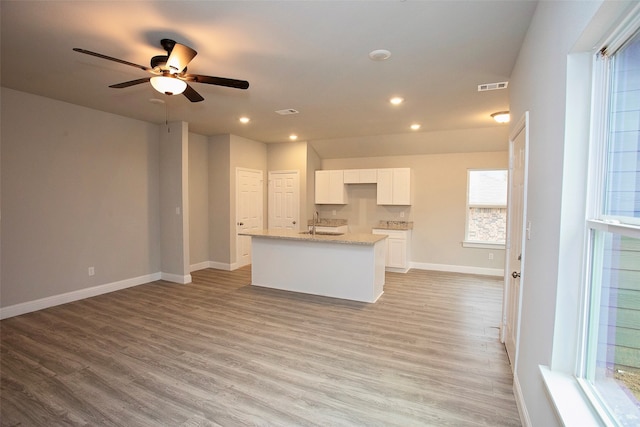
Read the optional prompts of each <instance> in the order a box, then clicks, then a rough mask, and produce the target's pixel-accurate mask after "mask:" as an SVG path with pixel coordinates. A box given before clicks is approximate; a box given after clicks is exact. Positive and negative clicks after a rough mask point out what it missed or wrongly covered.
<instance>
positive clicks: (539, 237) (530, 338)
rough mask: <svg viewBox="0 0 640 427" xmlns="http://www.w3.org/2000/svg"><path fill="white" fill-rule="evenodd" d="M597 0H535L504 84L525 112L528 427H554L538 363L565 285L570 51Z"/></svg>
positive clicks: (548, 352) (547, 352)
mask: <svg viewBox="0 0 640 427" xmlns="http://www.w3.org/2000/svg"><path fill="white" fill-rule="evenodd" d="M600 3H601V2H599V1H576V2H562V1H560V2H540V3H539V4H538V7H537V10H536V13H535V16H534V18H533V21H532V23H531V26H530V28H529V30H528V33H527V37H526V39H525V42H524V44H523V46H522V49H521V51H520V55H519V58H518V60H517V63H516V66H515V68H514V71H513V74H512V78H511V80H510V84H509V89H510V105H511V106H510V108H511V113H512V116H513V119H514V120H513V121H512V123H516V122H517V121H518V119H519V118H520V117H521V116H522V115H523V114H524V112H525V111H530V129H529V135H530V148H529V150H530V160H529V192H528V197H527V219H528V220H529V221H531V225H532V228H531V239H530V240H527V241H526V245H525V253H526V257H525V264H524V269H523V282H522V288H523V301H522V320H521V336H520V347H519V360H518V365H517V369H516V372H515V382H516V389H517V391H518V389H519V390H520V391H518V393H521V396H518V398H521V399H522V403H523V404H524V407H525V411H526V413H528V416H529V418H530V421H531V424H532V425H533V426H545V427H546V426H554V425H559V423H558V421H557V419H556V416H555V412H554V410H553V408H552V405H551V404H550V402H549V400H548V398H547V396H546V393H545V390H544V386H543V383H542V379H541V376H540V373H539V368H538V367H539V365H549V364H550V363H551V357H552V351H553V340H554V319H555V316H554V313H555V307H556V296H557V293H558V291H559V289H560V287H563V286H565V284H564V283H561V282H559V280H558V271H559V264H560V263H562V262H563V261H564V259H563V257H562V256H561V252H560V251H559V245H560V240H561V238H560V236H561V233H563V230H562V229H561V227H560V225H561V222H560V220H561V210H562V203H561V202H562V192H561V189H562V187H563V162H564V161H565V160H566V159H565V157H564V156H565V154H566V155H569V156H570V155H572V153H570V152H569V153H565V142H564V136H565V128H566V126H567V123H566V122H565V117H566V114H565V110H566V92H567V84H566V79H567V55H568V54H569V53H570V52H571V50H572V48H573V46H574V44H575V43H576V41H577V40H578V38H579V37H580V35H581V34H582V32H583V30H584V29H585V27H586V26H587V24H588V23H589V22H590V20H591V18H592V17H593V15H594V13H595V11H596V10H597V9H598V7H599V6H600ZM584 143H586V141H584ZM575 190H576V189H574V191H575ZM578 190H579V189H578ZM581 219H583V218H575V220H576V221H580V220H581ZM579 279H580V277H579V275H578V276H576V277H574V280H579ZM574 303H575V304H578V301H575V302H574Z"/></svg>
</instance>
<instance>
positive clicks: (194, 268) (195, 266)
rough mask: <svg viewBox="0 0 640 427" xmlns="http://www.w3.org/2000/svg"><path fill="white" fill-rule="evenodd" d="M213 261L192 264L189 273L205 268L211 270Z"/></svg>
mask: <svg viewBox="0 0 640 427" xmlns="http://www.w3.org/2000/svg"><path fill="white" fill-rule="evenodd" d="M210 264H211V261H202V262H199V263H197V264H191V265H190V266H189V273H191V272H193V271H198V270H204V269H205V268H209V266H210Z"/></svg>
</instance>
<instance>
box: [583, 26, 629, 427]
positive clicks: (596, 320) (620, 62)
mask: <svg viewBox="0 0 640 427" xmlns="http://www.w3.org/2000/svg"><path fill="white" fill-rule="evenodd" d="M635 22H636V23H635V24H634V25H635V29H633V31H635V34H634V33H633V31H627V32H626V33H624V32H621V34H620V36H619V37H618V39H617V41H616V39H613V40H614V41H613V42H611V44H609V45H608V46H606V47H604V48H603V49H602V50H601V51H600V53H598V55H597V56H596V59H595V64H594V82H595V84H594V93H595V95H594V100H593V105H594V106H595V110H594V111H595V112H594V116H593V118H594V120H593V122H594V129H593V132H592V135H593V137H592V141H591V145H592V147H591V148H592V151H591V153H592V154H591V164H590V166H589V176H590V177H591V182H590V184H589V194H590V195H591V199H590V200H589V204H588V212H587V220H586V229H587V236H588V237H587V251H586V253H587V260H586V261H587V262H586V263H585V277H586V292H585V297H586V298H585V304H584V307H585V309H584V336H583V340H582V352H581V357H580V360H579V366H578V372H577V377H578V380H579V382H580V384H581V386H582V387H583V389H584V391H585V392H586V394H587V396H589V399H590V400H591V402H592V403H593V405H594V407H595V408H596V409H597V410H598V413H599V414H600V415H601V417H602V418H603V419H604V420H606V421H608V422H609V423H612V424H614V425H618V426H631V425H634V426H637V425H639V424H640V32H638V21H637V20H636V21H635ZM625 34H626V35H625Z"/></svg>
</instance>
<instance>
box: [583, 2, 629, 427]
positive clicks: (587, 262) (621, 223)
mask: <svg viewBox="0 0 640 427" xmlns="http://www.w3.org/2000/svg"><path fill="white" fill-rule="evenodd" d="M638 34H640V9H639V8H636V9H635V10H634V13H632V14H631V15H630V19H628V20H627V21H626V22H624V23H623V24H622V25H620V26H618V27H617V28H615V29H614V30H613V31H612V32H611V35H610V36H609V37H607V38H606V39H605V40H604V42H602V43H601V44H600V47H599V48H598V50H597V52H596V53H595V54H594V55H593V62H592V80H593V84H592V90H593V92H592V99H591V107H592V108H591V112H592V114H591V123H590V126H591V132H590V137H589V139H590V141H589V163H588V166H587V168H588V171H589V174H588V177H589V178H588V180H587V186H586V189H585V190H586V194H587V197H586V209H585V222H584V233H585V237H584V242H585V244H584V250H583V263H582V264H583V265H582V268H581V270H582V271H581V277H582V280H581V288H582V289H581V294H582V295H581V305H580V321H579V332H578V343H577V348H578V351H577V358H576V359H577V360H576V362H575V372H574V376H575V379H576V381H577V383H578V385H579V387H580V390H581V392H582V393H583V394H584V396H585V397H586V399H587V400H588V403H589V405H590V406H591V408H592V410H594V411H595V413H596V414H597V416H598V417H599V419H600V420H601V421H602V422H603V423H604V424H605V425H607V426H616V425H618V424H617V421H616V417H615V415H614V414H613V413H612V412H611V411H610V410H609V408H608V405H607V403H606V402H605V401H604V399H603V398H602V397H601V395H600V393H599V392H598V390H597V389H596V387H595V385H593V384H592V383H591V379H590V378H589V376H590V375H591V369H592V368H594V366H593V364H594V363H595V360H594V354H595V353H596V352H597V348H593V347H590V346H589V343H590V342H592V341H595V340H594V334H595V332H594V331H593V330H590V329H589V318H590V317H591V316H592V313H593V304H594V303H593V301H596V300H598V301H599V299H600V294H599V292H598V290H599V286H600V280H599V277H601V274H602V270H601V269H597V268H596V269H594V266H595V267H597V265H598V264H600V263H601V262H602V260H601V259H597V260H594V259H593V257H592V255H593V254H595V253H596V252H597V251H596V249H597V245H598V242H597V236H596V235H597V234H598V233H599V232H600V233H610V234H614V235H619V236H624V237H631V238H634V239H640V226H639V224H640V222H639V221H638V219H634V218H625V217H616V216H612V215H607V214H606V213H604V201H605V196H606V195H605V185H604V184H605V182H606V177H607V173H608V171H609V166H608V164H607V161H608V147H609V144H610V141H609V138H610V132H609V131H610V118H611V112H612V108H611V90H612V75H611V71H612V62H611V58H612V57H613V56H614V55H615V54H616V53H617V52H618V51H619V50H620V48H621V47H623V46H624V45H625V44H626V43H627V42H628V41H630V40H631V39H632V38H633V37H637V36H638ZM594 283H595V285H594ZM596 288H597V289H596ZM598 315H599V312H598Z"/></svg>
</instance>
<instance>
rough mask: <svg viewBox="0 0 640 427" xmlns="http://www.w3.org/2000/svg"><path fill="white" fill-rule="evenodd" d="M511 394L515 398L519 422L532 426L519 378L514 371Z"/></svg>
mask: <svg viewBox="0 0 640 427" xmlns="http://www.w3.org/2000/svg"><path fill="white" fill-rule="evenodd" d="M513 395H514V397H515V399H516V406H517V408H518V413H519V414H520V422H521V423H522V425H523V427H532V426H533V424H532V423H531V417H529V411H528V410H527V405H526V404H525V400H524V395H523V394H522V388H521V387H520V380H519V379H518V375H517V374H516V373H515V371H514V374H513Z"/></svg>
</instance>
